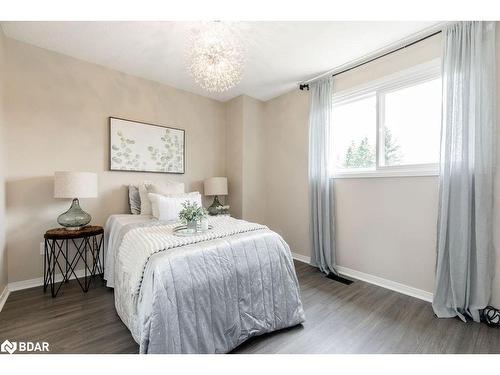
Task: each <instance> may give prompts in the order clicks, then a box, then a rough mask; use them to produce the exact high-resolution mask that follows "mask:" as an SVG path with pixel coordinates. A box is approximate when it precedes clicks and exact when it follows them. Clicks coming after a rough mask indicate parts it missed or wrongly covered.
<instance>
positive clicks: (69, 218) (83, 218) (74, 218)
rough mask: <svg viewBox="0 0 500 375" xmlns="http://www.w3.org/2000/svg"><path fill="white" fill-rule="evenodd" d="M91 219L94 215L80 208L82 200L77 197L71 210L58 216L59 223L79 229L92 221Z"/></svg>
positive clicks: (70, 228)
mask: <svg viewBox="0 0 500 375" xmlns="http://www.w3.org/2000/svg"><path fill="white" fill-rule="evenodd" d="M90 220H92V216H90V215H89V214H88V213H86V212H85V211H83V210H82V209H81V208H80V202H79V201H78V199H77V198H75V199H73V202H72V203H71V207H70V208H69V210H68V211H66V212H65V213H63V214H61V215H59V217H58V218H57V222H58V223H59V225H61V226H63V227H65V228H66V229H69V230H79V229H81V228H82V227H84V226H85V225H87V224H88V223H90Z"/></svg>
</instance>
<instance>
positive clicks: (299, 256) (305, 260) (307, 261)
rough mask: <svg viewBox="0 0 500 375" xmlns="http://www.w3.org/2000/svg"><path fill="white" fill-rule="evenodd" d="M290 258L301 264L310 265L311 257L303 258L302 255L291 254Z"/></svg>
mask: <svg viewBox="0 0 500 375" xmlns="http://www.w3.org/2000/svg"><path fill="white" fill-rule="evenodd" d="M292 257H293V259H296V260H299V261H301V262H304V263H307V264H311V257H308V256H305V255H302V254H298V253H292Z"/></svg>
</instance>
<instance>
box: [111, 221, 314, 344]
mask: <svg viewBox="0 0 500 375" xmlns="http://www.w3.org/2000/svg"><path fill="white" fill-rule="evenodd" d="M209 224H210V225H211V226H212V227H213V229H212V230H210V231H208V232H207V233H205V234H203V235H199V236H192V237H178V236H175V235H173V232H172V231H173V228H174V227H175V226H176V225H178V224H174V223H171V222H170V223H165V222H160V221H158V220H157V219H154V218H153V217H152V216H150V215H112V216H111V217H110V218H109V219H108V221H107V223H106V227H105V243H106V252H105V274H104V277H105V279H106V281H107V286H109V287H111V288H114V296H115V307H116V310H117V312H118V315H119V316H120V318H121V319H122V321H123V322H124V324H125V325H126V326H127V327H128V329H129V330H130V332H131V333H132V336H133V338H134V340H135V341H136V342H137V343H138V344H139V351H140V353H227V352H229V351H231V350H232V349H234V348H235V347H237V346H238V345H240V344H241V343H243V342H244V341H245V340H247V339H249V338H250V337H253V336H257V335H262V334H265V333H268V332H272V331H276V330H279V329H283V328H287V327H291V326H294V325H297V324H301V323H302V322H304V320H305V316H304V311H303V308H302V303H301V300H300V293H299V285H298V281H297V277H296V274H295V268H294V265H293V261H292V257H291V253H290V249H289V247H288V245H287V244H286V242H285V241H284V240H283V239H282V238H281V236H279V235H278V234H277V233H275V232H273V231H271V230H269V229H268V228H267V227H265V226H262V225H259V224H255V223H250V222H247V221H243V220H237V219H234V218H231V217H228V216H216V217H211V218H210V219H209Z"/></svg>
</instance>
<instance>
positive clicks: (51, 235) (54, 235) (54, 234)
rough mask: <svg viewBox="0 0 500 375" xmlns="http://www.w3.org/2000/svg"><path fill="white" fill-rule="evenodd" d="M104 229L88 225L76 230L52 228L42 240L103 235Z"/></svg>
mask: <svg viewBox="0 0 500 375" xmlns="http://www.w3.org/2000/svg"><path fill="white" fill-rule="evenodd" d="M103 233H104V229H103V228H102V227H100V226H96V225H88V226H85V227H83V228H81V229H78V230H72V229H66V228H53V229H49V230H48V231H47V232H45V235H44V238H46V239H49V240H65V239H72V238H81V237H90V236H96V235H98V234H103Z"/></svg>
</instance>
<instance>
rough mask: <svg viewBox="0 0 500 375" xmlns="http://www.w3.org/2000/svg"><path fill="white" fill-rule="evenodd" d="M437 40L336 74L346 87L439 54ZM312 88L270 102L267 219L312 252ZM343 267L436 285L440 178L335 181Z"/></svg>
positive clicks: (296, 246) (298, 247)
mask: <svg viewBox="0 0 500 375" xmlns="http://www.w3.org/2000/svg"><path fill="white" fill-rule="evenodd" d="M439 51H440V40H439V38H433V39H432V40H428V41H425V42H422V43H420V44H417V45H415V46H414V47H411V48H408V49H406V50H404V51H402V52H400V53H397V54H396V55H391V56H390V57H387V58H384V59H381V60H378V61H377V62H375V63H371V64H369V65H366V66H365V67H363V68H358V69H356V70H352V71H350V72H349V73H346V74H343V75H342V76H338V77H337V78H336V79H335V82H334V84H335V90H336V91H341V90H344V89H347V88H350V87H353V86H356V85H359V84H362V83H365V82H368V81H370V80H373V79H377V78H380V77H382V76H384V75H387V74H391V73H393V72H395V71H398V70H401V69H404V68H407V67H410V66H412V65H414V64H418V63H422V62H425V61H429V60H432V59H434V58H436V57H438V56H439ZM308 113H309V94H308V93H307V92H300V91H298V90H296V91H292V92H290V93H288V94H285V95H283V96H281V97H279V98H276V99H274V100H271V101H269V102H267V103H266V129H267V133H266V135H267V145H268V146H267V160H268V169H267V178H268V190H267V193H268V201H267V206H268V211H267V224H268V225H269V226H270V227H271V228H273V229H275V230H276V231H278V232H279V233H281V234H282V235H283V236H284V238H285V240H286V241H288V243H289V244H290V247H291V248H292V251H293V252H296V253H299V254H302V255H305V256H310V251H311V248H310V242H309V206H308V185H307V168H308V167H307V159H308ZM334 184H335V185H334V186H335V201H336V217H337V228H336V230H337V254H338V255H337V256H338V263H339V265H341V266H344V267H348V268H351V269H353V270H356V271H361V272H364V273H368V274H371V275H375V276H379V277H382V278H386V279H389V280H392V281H396V282H399V283H402V284H406V285H409V286H413V287H415V288H419V289H423V290H426V291H429V292H432V290H433V283H434V276H433V275H434V268H435V265H434V262H435V237H436V218H437V192H438V190H437V189H438V179H437V177H405V178H350V179H336V180H335V182H334Z"/></svg>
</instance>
